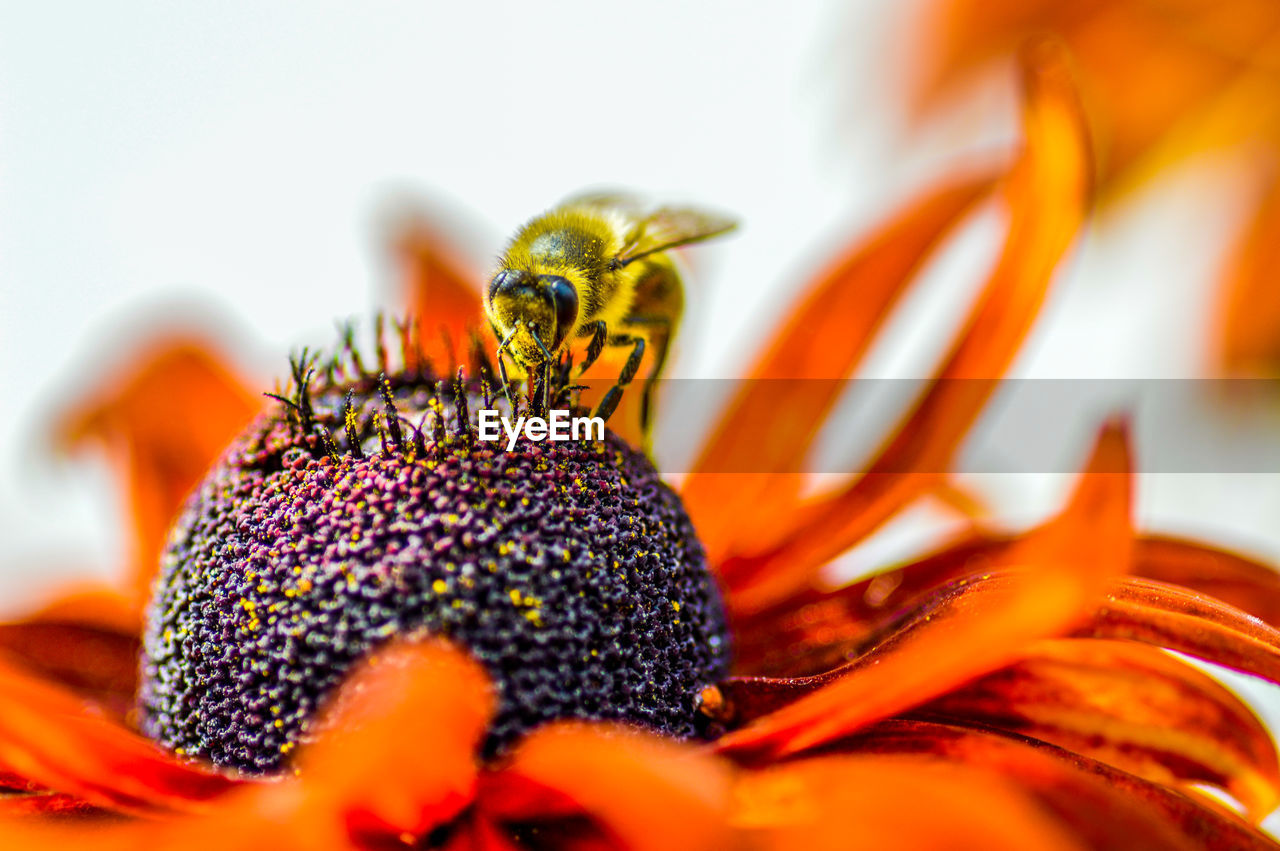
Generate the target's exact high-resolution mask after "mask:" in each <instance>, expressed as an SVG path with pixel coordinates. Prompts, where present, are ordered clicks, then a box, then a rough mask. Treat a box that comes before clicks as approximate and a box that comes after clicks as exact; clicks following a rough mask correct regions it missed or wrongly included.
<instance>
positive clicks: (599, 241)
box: [484, 194, 737, 441]
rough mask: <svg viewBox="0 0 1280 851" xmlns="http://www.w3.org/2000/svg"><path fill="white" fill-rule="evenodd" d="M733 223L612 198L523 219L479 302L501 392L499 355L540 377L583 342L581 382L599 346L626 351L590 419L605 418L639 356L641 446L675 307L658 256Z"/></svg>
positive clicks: (663, 259)
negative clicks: (494, 347) (643, 373)
mask: <svg viewBox="0 0 1280 851" xmlns="http://www.w3.org/2000/svg"><path fill="white" fill-rule="evenodd" d="M736 226H737V223H736V222H735V221H734V220H733V219H731V218H728V217H726V216H723V215H720V214H718V213H712V212H708V211H705V210H698V209H694V208H691V207H660V208H658V209H656V210H652V211H648V212H646V211H645V210H644V209H643V208H642V207H640V205H639V204H638V203H637V202H636V201H635V200H634V199H632V198H630V197H629V196H625V195H617V194H592V195H581V196H576V197H574V198H570V199H569V200H567V201H565V202H563V203H561V204H560V205H559V206H556V207H554V208H552V209H551V210H549V211H548V212H546V213H543V214H542V215H540V216H538V217H536V218H534V219H532V220H531V221H529V222H528V223H527V224H525V225H524V226H523V227H522V228H520V230H519V231H517V233H516V235H515V236H514V237H513V238H512V239H511V241H510V243H509V244H508V245H507V248H506V250H505V251H504V252H503V253H502V256H501V257H500V258H499V260H498V269H497V272H496V273H495V274H494V276H493V278H492V279H491V280H490V281H489V287H488V290H487V292H486V294H485V300H484V308H485V313H486V315H487V317H488V319H489V323H490V325H491V326H492V328H493V333H494V336H495V337H497V339H498V340H499V341H500V343H499V346H498V353H497V354H498V366H499V369H500V371H501V372H502V382H503V389H504V391H507V381H508V379H507V373H506V364H505V361H504V358H505V357H507V356H510V357H511V358H512V360H513V361H514V362H515V363H516V365H517V366H518V367H519V368H520V369H522V370H524V371H525V372H529V370H531V369H533V368H536V367H542V368H543V369H544V370H546V369H549V367H550V364H551V363H552V362H553V361H555V360H557V359H558V358H559V356H560V354H561V353H562V352H563V351H564V350H565V349H566V348H567V347H569V346H572V345H574V343H575V342H581V341H586V356H585V358H584V360H583V362H582V365H581V367H580V369H579V373H578V374H579V375H581V374H582V373H584V372H586V371H587V369H588V368H590V366H591V365H592V364H593V363H595V361H596V359H597V358H598V357H599V356H600V353H601V352H602V351H603V350H604V348H605V346H609V347H626V346H629V347H630V348H631V352H630V354H629V355H628V357H627V360H626V363H625V365H624V366H623V368H622V370H621V372H620V373H619V375H618V380H617V383H616V384H615V385H614V386H613V387H612V388H611V389H610V390H609V392H608V393H606V394H605V396H604V397H603V398H602V399H601V400H600V404H599V406H598V407H597V409H596V412H595V415H596V416H599V417H601V418H603V419H608V418H609V415H611V414H612V413H613V411H614V408H616V407H617V404H618V400H619V399H620V398H621V396H622V391H623V388H624V387H626V386H627V385H628V384H630V383H631V380H632V379H633V378H635V374H636V372H637V371H638V370H639V368H640V362H641V359H642V358H643V357H644V353H645V350H646V349H649V350H651V352H652V366H651V369H650V371H649V375H648V377H647V378H646V380H645V386H644V390H643V396H642V400H641V413H640V419H641V427H642V430H643V434H644V435H645V439H646V441H647V440H648V436H649V433H650V423H651V418H652V417H651V410H652V405H651V401H652V400H651V397H652V393H653V387H654V382H655V381H656V379H657V378H658V376H659V375H661V373H662V367H663V365H664V364H665V362H666V358H667V351H668V349H669V347H670V345H671V340H672V337H673V336H674V335H675V332H676V329H677V326H678V325H679V323H680V317H681V314H682V313H683V310H684V290H683V287H682V285H681V282H680V275H679V272H678V271H677V270H676V266H675V263H674V262H672V259H671V257H669V256H668V255H667V253H666V252H667V251H668V249H671V248H675V247H677V246H680V245H686V244H688V243H691V242H699V241H701V240H704V239H710V238H711V237H714V236H719V235H720V234H723V233H726V232H727V231H730V230H732V229H733V228H734V227H736ZM529 374H532V373H529ZM508 396H509V391H508Z"/></svg>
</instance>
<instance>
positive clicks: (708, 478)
mask: <svg viewBox="0 0 1280 851" xmlns="http://www.w3.org/2000/svg"><path fill="white" fill-rule="evenodd" d="M992 183H993V178H992V177H991V176H990V175H985V174H984V175H979V176H968V177H964V178H961V179H958V180H953V181H949V182H947V183H945V184H944V185H942V186H941V187H939V188H937V189H934V190H932V191H930V192H928V193H927V194H925V195H924V196H923V197H921V198H919V199H917V200H915V201H913V202H912V203H910V204H908V205H906V207H904V208H903V209H902V210H900V211H898V212H897V213H895V214H894V215H892V216H891V217H889V219H888V220H887V222H886V223H885V224H883V225H881V226H880V228H879V229H878V230H877V231H876V232H874V233H873V234H871V236H870V237H868V238H867V239H865V240H863V241H861V242H859V243H858V244H856V245H854V246H853V247H852V248H850V249H849V250H847V251H846V252H845V253H844V254H842V255H840V256H838V257H837V258H836V259H835V260H834V262H832V263H831V265H830V267H829V268H828V269H827V270H826V271H825V272H823V273H822V274H820V275H819V276H818V277H817V279H816V280H815V281H814V282H813V283H812V284H811V285H810V286H809V288H808V294H807V295H806V296H805V297H804V299H803V300H801V301H800V302H799V303H798V304H797V305H796V306H795V307H794V308H793V309H792V311H791V313H790V314H789V316H788V317H787V318H786V320H785V321H784V322H783V323H782V325H781V328H780V330H779V331H778V332H777V333H776V334H775V336H774V338H773V343H772V344H771V345H770V347H769V348H768V349H767V350H766V351H765V352H764V353H763V354H762V356H761V357H760V358H759V359H758V360H757V361H756V364H755V366H754V367H753V368H752V370H751V371H750V373H749V374H748V376H747V378H746V379H745V380H744V381H743V383H742V384H741V385H740V389H739V391H738V394H737V396H736V397H735V398H734V400H733V401H732V402H731V403H730V405H729V406H728V407H727V408H726V409H725V411H724V413H723V414H721V416H720V420H719V425H718V426H717V428H716V429H715V431H714V432H713V433H712V435H711V437H710V438H709V439H708V440H707V442H706V445H705V448H704V450H703V452H702V455H701V457H700V458H699V459H698V461H697V462H696V464H695V465H694V472H693V473H692V474H691V475H690V476H689V478H688V479H687V480H686V481H685V483H684V486H683V488H682V489H681V496H682V498H683V499H684V502H685V505H686V506H687V507H688V509H689V513H690V515H691V516H692V517H693V519H694V521H695V523H696V525H697V527H698V531H699V534H700V535H701V537H702V539H703V543H704V544H705V545H706V547H707V550H708V553H709V555H710V557H711V559H712V560H713V561H715V560H718V559H719V558H720V557H721V556H722V555H723V553H724V550H725V548H726V547H727V546H728V545H729V544H730V543H731V542H737V541H740V540H741V539H742V535H743V534H744V532H750V531H751V530H752V529H753V527H755V526H756V525H758V524H761V523H764V524H767V526H768V532H769V537H774V536H776V534H777V533H778V532H779V531H781V530H782V529H784V528H785V525H786V522H787V521H788V520H790V509H792V508H794V505H795V501H796V499H797V490H798V488H799V487H800V484H801V479H800V478H799V477H797V476H796V475H794V472H795V470H796V465H797V464H798V462H799V461H800V460H801V459H802V458H803V457H804V455H805V453H806V452H807V451H808V449H809V447H810V446H811V445H812V443H813V441H814V440H815V439H816V437H817V433H818V430H817V429H816V428H815V426H814V424H815V423H820V422H822V421H823V420H824V418H825V417H826V415H827V414H828V412H829V411H830V409H831V406H832V405H833V404H834V403H835V401H836V399H837V397H838V395H839V393H840V391H841V390H842V389H844V384H843V382H841V381H813V380H805V379H833V378H842V377H844V376H847V375H850V374H852V372H853V370H854V368H855V367H856V365H857V364H858V362H859V361H860V360H861V358H862V356H863V355H864V354H865V353H866V351H867V348H868V347H869V346H870V344H871V341H872V340H873V339H874V336H875V333H876V331H878V330H879V329H880V327H881V325H882V324H883V322H884V320H885V318H886V317H887V316H888V314H889V311H890V309H891V308H892V307H893V305H894V304H895V303H896V302H897V301H898V298H899V297H900V296H901V295H902V294H903V292H904V291H905V290H906V287H907V284H909V283H910V282H911V280H912V277H913V276H914V274H915V272H916V271H917V270H918V269H919V268H920V266H921V265H923V263H924V262H925V260H926V259H928V257H929V255H930V253H931V251H932V250H933V248H934V247H935V246H936V245H937V244H938V242H939V241H940V240H941V239H942V237H943V236H944V235H945V234H946V233H947V232H948V231H949V230H950V229H951V228H952V227H953V226H955V225H956V224H957V223H958V222H959V221H960V220H961V218H962V216H963V215H964V213H965V212H966V211H968V210H969V209H970V207H972V206H973V204H974V203H975V202H977V201H978V200H979V199H980V198H981V197H982V196H983V195H984V194H985V193H986V192H987V191H988V190H989V189H990V187H991V185H992ZM744 465H748V468H749V469H750V470H752V471H760V472H759V473H756V472H751V473H748V472H744V471H743V467H744ZM766 471H777V472H776V473H774V474H770V473H768V472H766ZM789 474H790V475H789Z"/></svg>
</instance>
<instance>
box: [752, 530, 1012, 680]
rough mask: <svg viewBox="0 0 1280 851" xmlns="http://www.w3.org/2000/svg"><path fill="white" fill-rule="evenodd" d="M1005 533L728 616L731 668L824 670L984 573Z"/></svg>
mask: <svg viewBox="0 0 1280 851" xmlns="http://www.w3.org/2000/svg"><path fill="white" fill-rule="evenodd" d="M1009 544H1010V540H1009V539H1008V538H1000V539H994V538H990V537H988V536H986V535H982V534H975V535H971V536H968V537H965V538H963V539H961V540H959V541H957V542H955V543H953V544H951V545H950V546H948V547H947V548H945V549H943V550H941V551H939V552H937V553H935V554H933V555H931V556H929V557H928V558H924V559H921V560H920V561H917V562H913V563H911V564H908V565H904V566H902V567H899V568H894V569H893V570H887V571H885V572H883V573H878V574H876V575H874V576H871V577H868V578H867V579H864V580H862V581H860V582H854V583H852V584H850V585H846V586H843V587H841V588H836V589H831V590H827V589H822V588H818V587H812V586H811V587H809V588H805V589H804V590H802V591H799V592H797V593H795V594H792V595H790V596H788V597H786V598H784V599H782V600H780V601H779V602H777V603H775V604H773V605H771V606H770V607H769V608H768V609H765V610H763V611H760V612H753V613H750V614H748V615H744V616H741V617H739V618H738V619H737V620H735V621H734V623H733V635H734V668H735V673H738V674H742V675H747V676H766V677H804V676H810V675H813V674H818V673H821V672H823V671H829V670H831V669H832V668H833V667H836V666H837V665H840V664H843V663H844V662H845V661H847V660H848V659H850V658H852V657H853V656H854V655H857V653H858V652H859V651H860V650H861V649H864V644H865V642H866V641H867V640H868V639H869V638H870V637H871V636H872V635H874V634H875V633H876V632H878V631H879V630H881V629H883V628H884V627H886V626H888V625H889V623H890V622H891V621H893V620H894V619H896V618H898V617H899V616H900V614H901V612H902V611H904V610H905V609H906V608H907V607H908V606H910V605H912V604H913V603H915V602H916V601H918V600H920V599H921V598H923V597H925V596H926V595H928V594H930V593H933V592H934V591H936V590H937V589H938V588H940V587H941V586H943V585H945V584H946V583H947V582H950V581H952V580H955V579H960V578H962V577H965V576H974V575H976V574H979V573H986V572H989V571H990V570H991V569H992V568H993V567H994V566H996V565H997V564H998V563H999V561H998V559H1001V557H1002V556H1003V555H1004V553H1005V552H1006V550H1007V549H1008V546H1009Z"/></svg>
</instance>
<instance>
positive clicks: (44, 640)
mask: <svg viewBox="0 0 1280 851" xmlns="http://www.w3.org/2000/svg"><path fill="white" fill-rule="evenodd" d="M140 647H141V641H140V639H139V638H138V635H137V633H124V632H118V631H115V630H109V629H102V628H100V627H94V626H88V625H85V624H82V623H77V622H75V621H59V620H27V621H24V622H19V623H5V624H0V650H4V651H5V653H6V654H7V655H8V656H9V657H10V658H12V659H13V660H14V661H17V662H20V663H21V664H22V665H23V666H24V667H26V668H27V669H29V670H31V671H32V672H33V673H35V674H37V675H39V676H41V677H43V678H44V679H46V680H49V681H52V682H54V683H56V684H58V685H61V686H63V687H65V688H68V689H71V690H72V691H74V692H75V693H76V694H78V695H81V696H82V697H87V698H89V699H90V700H93V701H94V702H95V703H97V704H98V705H99V706H101V707H103V708H104V709H107V710H110V711H111V712H112V713H113V714H115V715H116V716H117V717H119V718H123V717H124V716H125V715H126V714H127V713H128V712H129V711H130V710H131V709H132V708H133V705H134V692H135V690H136V689H137V683H138V652H139V649H140Z"/></svg>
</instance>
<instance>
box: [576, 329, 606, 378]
mask: <svg viewBox="0 0 1280 851" xmlns="http://www.w3.org/2000/svg"><path fill="white" fill-rule="evenodd" d="M592 328H593V329H594V330H593V331H592V332H591V343H590V344H589V345H588V346H587V356H586V358H585V359H584V360H583V361H582V366H580V367H578V375H579V376H581V375H583V374H584V373H586V371H587V370H588V369H590V368H591V365H592V364H593V363H595V362H596V358H598V357H600V353H601V352H603V351H604V341H605V340H606V339H607V337H608V335H609V326H608V325H605V323H604V320H603V319H599V320H597V321H596V322H594V323H592Z"/></svg>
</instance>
